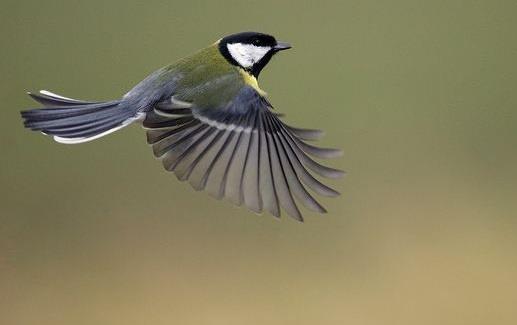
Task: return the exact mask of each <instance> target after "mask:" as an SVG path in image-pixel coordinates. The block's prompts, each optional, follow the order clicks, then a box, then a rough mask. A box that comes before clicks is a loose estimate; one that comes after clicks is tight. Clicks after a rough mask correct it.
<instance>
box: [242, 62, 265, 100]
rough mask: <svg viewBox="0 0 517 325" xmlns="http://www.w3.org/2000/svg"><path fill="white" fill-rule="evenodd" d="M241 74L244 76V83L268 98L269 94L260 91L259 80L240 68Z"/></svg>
mask: <svg viewBox="0 0 517 325" xmlns="http://www.w3.org/2000/svg"><path fill="white" fill-rule="evenodd" d="M239 72H240V73H241V75H242V78H243V79H244V83H245V84H246V85H248V86H250V87H251V88H253V89H255V90H256V91H257V92H258V93H259V94H260V95H261V96H267V93H266V92H265V91H264V90H262V89H260V87H259V85H258V80H257V78H255V77H254V76H253V75H251V74H249V73H248V72H247V71H246V70H244V69H242V68H239Z"/></svg>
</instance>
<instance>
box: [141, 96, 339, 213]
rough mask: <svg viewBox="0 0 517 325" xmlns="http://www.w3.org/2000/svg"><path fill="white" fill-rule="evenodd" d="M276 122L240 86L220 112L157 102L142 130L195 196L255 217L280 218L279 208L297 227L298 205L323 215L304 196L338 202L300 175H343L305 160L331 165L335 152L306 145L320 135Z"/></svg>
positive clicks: (260, 102) (312, 179)
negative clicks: (325, 161) (326, 160)
mask: <svg viewBox="0 0 517 325" xmlns="http://www.w3.org/2000/svg"><path fill="white" fill-rule="evenodd" d="M277 115H278V114H276V113H274V112H272V111H271V105H270V104H269V102H267V100H266V99H265V98H263V97H262V96H261V95H260V94H258V93H257V92H256V91H255V90H254V89H252V88H250V87H248V86H244V87H243V88H242V89H241V90H240V91H239V93H238V94H237V96H235V98H234V99H233V100H232V101H231V102H229V103H227V104H226V106H222V107H213V108H206V107H203V108H200V107H196V106H195V105H192V104H190V103H186V102H181V101H178V100H175V99H174V98H172V99H168V100H166V101H162V102H160V103H158V104H157V105H156V106H155V107H154V111H152V112H149V113H148V114H147V116H146V120H145V121H144V123H143V124H144V127H145V128H146V129H147V141H148V143H149V144H151V145H152V146H153V152H154V154H155V156H156V157H160V158H161V159H162V163H163V165H164V167H165V168H166V169H167V170H169V171H173V172H174V173H175V174H176V176H177V177H178V179H180V180H182V181H186V180H188V181H189V183H190V184H191V185H192V187H193V188H194V189H196V190H206V191H207V192H208V193H209V194H211V195H212V196H214V197H216V198H218V199H222V198H223V197H225V198H227V199H228V200H230V201H231V202H232V203H234V204H236V205H245V206H246V207H247V208H249V209H250V210H252V211H254V212H257V213H260V212H262V211H267V212H269V213H271V214H272V215H274V216H277V217H279V216H280V207H282V208H283V209H284V210H285V211H286V212H287V214H289V215H290V216H291V217H293V218H295V219H296V220H299V221H303V217H302V214H301V212H300V209H299V208H298V204H297V203H298V202H299V203H301V204H302V205H304V206H305V207H307V208H309V209H310V210H313V211H316V212H320V213H325V212H326V210H325V208H324V207H323V206H322V205H321V204H320V203H318V202H317V201H316V199H315V198H314V197H313V196H312V195H311V194H310V193H309V192H308V191H307V189H310V190H311V191H314V192H315V193H317V194H319V195H323V196H336V195H339V193H338V192H337V191H335V190H333V189H331V188H330V187H328V186H326V185H324V184H323V183H321V182H320V181H319V180H317V179H316V178H315V177H314V176H313V175H312V174H311V173H310V172H309V171H308V170H307V169H309V170H311V171H313V172H314V173H316V174H318V175H320V176H323V177H329V178H337V177H340V176H342V175H343V172H342V171H340V170H337V169H333V168H330V167H326V166H323V165H321V164H319V163H317V162H316V161H314V160H313V159H312V158H310V157H309V155H311V156H315V157H320V158H330V157H335V156H336V155H338V154H339V153H340V151H339V150H336V149H327V148H318V147H315V146H313V145H309V144H307V143H305V142H304V140H315V139H318V138H319V137H321V136H322V134H323V133H322V131H319V130H310V129H301V128H295V127H292V126H288V125H286V124H284V123H283V122H282V121H281V120H280V119H279V117H278V116H277Z"/></svg>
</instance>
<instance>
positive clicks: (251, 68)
mask: <svg viewBox="0 0 517 325" xmlns="http://www.w3.org/2000/svg"><path fill="white" fill-rule="evenodd" d="M290 48H291V45H289V44H287V43H283V42H277V40H276V39H275V38H274V37H273V36H271V35H267V34H262V33H256V32H244V33H237V34H232V35H228V36H226V37H224V38H222V39H221V40H220V41H219V51H220V52H221V54H222V55H223V56H224V57H225V58H226V60H228V61H229V62H230V63H231V64H234V65H237V66H239V67H241V68H243V69H244V70H246V71H248V72H250V73H251V74H252V75H253V76H255V77H258V75H259V73H260V71H262V69H263V68H264V67H265V66H266V64H267V63H268V62H269V60H271V58H272V57H273V55H274V54H275V53H277V52H279V51H283V50H287V49H290Z"/></svg>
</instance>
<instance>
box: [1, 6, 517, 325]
mask: <svg viewBox="0 0 517 325" xmlns="http://www.w3.org/2000/svg"><path fill="white" fill-rule="evenodd" d="M516 15H517V2H515V1H481V0H480V1H475V0H471V1H451V0H449V1H328V2H317V3H316V2H314V1H292V2H287V1H286V2H279V1H270V0H264V1H253V2H247V1H199V2H198V1H99V0H91V1H52V0H49V1H44V2H41V1H12V0H7V1H6V0H2V10H1V13H0V37H1V48H2V50H1V60H0V89H1V90H0V96H1V103H2V127H1V129H0V132H1V136H0V146H1V150H2V151H1V152H2V154H1V158H0V184H1V188H0V323H2V324H6V325H7V324H16V325H17V324H24V325H27V324H76V325H77V324H354V325H360V324H361V325H362V324H364V325H367V324H383V325H385V324H396V325H401V324H499V325H500V324H516V323H517V310H516V309H515V303H516V301H517V252H516V247H517V246H516V245H517V218H516V217H517V216H516V213H515V211H516V208H517V203H516V195H517V187H516V185H517V150H516V148H517V127H516V126H517V112H516V108H517V89H516V86H517V61H516V60H517V37H516V36H515V33H516V31H517V20H516V19H515V17H516ZM243 30H258V31H264V32H269V33H272V34H274V35H276V36H277V37H278V38H279V39H281V40H285V41H289V42H291V43H292V44H293V45H294V49H293V50H291V51H289V52H285V53H282V54H281V55H278V56H277V57H275V59H274V60H273V62H272V63H271V64H270V65H269V66H268V68H266V70H265V71H264V72H263V74H262V76H261V86H262V88H264V89H265V90H266V91H268V92H269V93H270V99H271V101H272V102H273V104H274V105H275V106H276V107H277V109H278V110H280V111H282V112H283V113H286V114H287V121H289V122H290V123H291V124H293V125H300V126H309V127H316V128H322V129H325V130H326V131H327V137H325V138H324V140H323V141H322V142H321V143H320V144H322V145H325V146H337V147H340V148H342V149H344V151H345V156H344V157H343V158H340V159H337V160H334V161H332V162H331V165H332V166H335V167H339V168H342V169H345V170H346V171H347V172H348V176H347V177H346V178H345V179H344V180H339V181H334V182H331V183H332V185H333V186H335V187H336V188H337V189H339V190H340V191H341V192H342V196H341V197H339V198H337V199H322V200H321V201H322V202H323V203H324V204H325V205H326V206H327V207H328V209H329V213H328V214H327V215H323V216H321V215H316V214H311V213H305V216H306V223H305V224H300V223H297V222H295V221H293V220H291V219H289V218H287V217H284V218H283V219H281V220H280V221H278V220H276V219H274V218H273V217H271V216H256V215H254V214H252V213H250V212H248V211H246V210H245V209H242V208H235V207H233V206H231V205H230V204H229V203H227V202H219V201H216V200H214V199H212V198H210V197H209V196H208V195H206V194H205V193H197V192H194V191H193V190H192V189H191V188H190V186H189V185H188V184H185V183H180V182H178V181H177V180H176V178H175V177H174V176H173V175H172V174H168V173H166V172H165V171H164V170H162V168H161V165H160V163H159V162H158V161H156V160H155V159H154V158H153V156H152V153H151V150H150V148H149V147H148V146H147V145H146V143H145V136H144V132H143V131H142V130H141V129H139V128H138V127H137V126H134V127H131V128H128V129H124V130H123V131H121V132H118V133H116V134H113V135H112V136H109V137H107V138H103V139H100V140H98V141H95V142H92V143H86V144H83V145H77V146H67V145H59V144H56V143H53V142H52V141H51V140H50V139H49V138H46V137H44V136H42V135H40V134H37V133H32V132H29V131H27V130H24V129H23V127H22V123H21V120H20V118H19V110H21V109H24V108H29V107H36V106H37V105H36V104H35V103H34V102H32V101H31V100H30V99H29V98H28V97H27V96H26V95H25V93H24V92H25V91H26V90H38V89H48V90H51V91H55V92H57V93H59V94H64V95H66V96H70V97H78V98H84V99H100V100H102V99H112V98H116V97H119V96H120V95H122V94H124V93H125V92H126V91H127V90H128V89H130V88H131V87H132V86H133V85H134V84H135V83H137V82H138V81H140V80H141V79H142V78H144V77H145V76H146V75H147V74H148V73H150V72H151V71H153V70H155V69H156V68H158V67H160V66H163V65H165V64H167V63H169V62H173V61H175V60H177V59H178V58H181V57H183V56H185V55H188V54H190V53H192V52H194V51H195V50H197V49H199V48H201V47H204V46H206V45H209V44H211V43H212V42H214V41H215V40H216V39H218V38H220V37H221V36H223V35H225V34H229V33H233V32H237V31H243Z"/></svg>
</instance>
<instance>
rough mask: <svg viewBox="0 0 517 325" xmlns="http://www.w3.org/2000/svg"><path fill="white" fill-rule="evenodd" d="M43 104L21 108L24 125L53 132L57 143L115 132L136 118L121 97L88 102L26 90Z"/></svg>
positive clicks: (89, 139)
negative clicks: (23, 109)
mask: <svg viewBox="0 0 517 325" xmlns="http://www.w3.org/2000/svg"><path fill="white" fill-rule="evenodd" d="M29 95H30V96H31V97H32V98H33V99H34V100H36V101H37V102H39V103H41V104H43V105H44V106H45V107H43V108H40V109H32V110H27V111H22V112H21V115H22V117H23V119H24V125H25V127H26V128H29V129H31V130H34V131H40V132H42V133H44V134H46V135H50V136H53V138H54V140H56V141H57V142H61V143H67V144H73V143H82V142H87V141H91V140H94V139H97V138H100V137H102V136H105V135H107V134H110V133H112V132H115V131H117V130H119V129H121V128H123V127H125V126H127V125H129V124H131V123H132V122H134V121H135V120H137V119H138V118H139V116H138V114H137V112H136V111H135V110H134V109H132V108H130V107H128V106H127V105H125V104H124V102H123V101H122V100H114V101H107V102H88V101H82V100H76V99H71V98H67V97H63V96H60V95H56V94H54V93H51V92H49V91H46V90H41V91H40V92H39V93H37V94H35V93H29Z"/></svg>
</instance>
